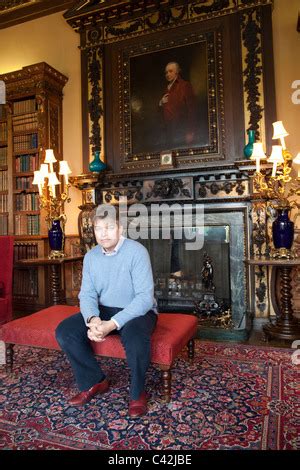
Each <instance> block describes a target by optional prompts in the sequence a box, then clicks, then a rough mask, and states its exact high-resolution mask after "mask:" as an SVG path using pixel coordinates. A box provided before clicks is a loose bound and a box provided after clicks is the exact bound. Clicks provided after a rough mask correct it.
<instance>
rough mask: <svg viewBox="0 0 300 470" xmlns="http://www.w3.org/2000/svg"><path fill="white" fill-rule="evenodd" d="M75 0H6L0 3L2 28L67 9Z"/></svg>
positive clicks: (0, 25)
mask: <svg viewBox="0 0 300 470" xmlns="http://www.w3.org/2000/svg"><path fill="white" fill-rule="evenodd" d="M74 3H76V2H74V0H4V1H2V2H1V3H0V29H4V28H9V27H10V26H14V25H17V24H20V23H24V22H25V21H30V20H34V19H36V18H40V17H42V16H46V15H51V14H52V13H56V12H58V11H63V10H67V9H68V8H71V7H72V6H73V5H74Z"/></svg>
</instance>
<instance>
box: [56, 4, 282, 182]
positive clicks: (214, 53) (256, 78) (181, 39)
mask: <svg viewBox="0 0 300 470" xmlns="http://www.w3.org/2000/svg"><path fill="white" fill-rule="evenodd" d="M271 9H272V1H271V0H252V1H250V0H223V1H220V0H218V1H216V0H213V1H212V0H208V1H203V0H201V1H187V0H177V1H176V0H172V1H170V0H165V1H159V2H158V1H156V0H140V1H135V2H132V1H128V0H127V1H125V0H123V1H114V0H108V1H102V2H95V1H79V2H77V3H75V5H74V7H73V8H71V9H70V10H68V11H67V12H66V13H65V14H64V17H65V18H66V20H67V21H68V23H69V24H70V25H71V26H72V28H74V29H75V30H76V31H77V32H78V33H79V34H80V38H81V41H80V49H81V57H82V103H83V163H84V171H87V170H88V163H89V161H90V160H91V158H92V154H93V153H94V152H95V151H96V150H100V151H101V154H102V156H103V157H104V159H105V160H106V162H107V164H108V166H109V167H110V169H112V170H113V171H114V172H124V173H127V172H128V171H130V172H135V171H136V172H138V171H147V170H148V171H153V170H156V169H157V171H159V154H158V153H157V152H153V151H152V152H147V149H145V151H143V152H135V151H134V148H133V145H132V139H133V135H132V129H131V115H130V106H131V105H132V103H131V97H130V96H129V95H130V86H129V83H130V79H131V75H130V73H131V71H130V63H131V60H132V59H133V58H134V57H137V56H139V55H142V54H146V53H147V54H151V53H152V54H153V53H154V52H155V51H160V50H164V49H170V50H171V49H172V48H174V47H177V46H178V47H179V46H182V45H183V44H190V43H192V42H194V43H195V42H197V41H198V42H201V41H202V42H205V43H206V44H207V45H208V47H207V55H208V71H207V73H208V82H209V83H208V100H209V143H208V145H206V146H204V147H201V146H200V147H198V148H197V147H196V148H194V147H191V148H189V147H188V146H187V147H186V148H184V149H177V151H175V163H176V166H177V167H179V168H185V169H189V168H199V167H203V166H209V165H211V164H213V166H214V162H218V164H219V163H223V164H224V165H227V164H228V162H234V161H235V160H237V159H238V160H239V159H242V158H243V157H242V149H243V146H244V144H245V131H246V130H247V129H249V128H251V129H254V130H255V131H256V137H257V138H259V139H262V140H263V141H265V142H266V143H267V146H269V145H270V142H271V122H272V121H273V120H274V118H275V99H274V96H275V94H274V72H273V50H272V27H271ZM149 57H153V55H152V56H151V55H150V56H149ZM160 79H161V80H163V77H160Z"/></svg>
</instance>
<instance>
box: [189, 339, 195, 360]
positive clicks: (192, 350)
mask: <svg viewBox="0 0 300 470" xmlns="http://www.w3.org/2000/svg"><path fill="white" fill-rule="evenodd" d="M194 355H195V341H194V339H190V340H189V342H188V356H189V359H194Z"/></svg>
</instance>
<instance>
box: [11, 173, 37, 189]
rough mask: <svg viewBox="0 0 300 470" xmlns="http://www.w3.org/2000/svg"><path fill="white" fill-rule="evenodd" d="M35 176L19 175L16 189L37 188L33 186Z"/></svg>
mask: <svg viewBox="0 0 300 470" xmlns="http://www.w3.org/2000/svg"><path fill="white" fill-rule="evenodd" d="M32 181H33V176H18V177H17V178H16V189H36V190H37V186H35V187H33V186H32Z"/></svg>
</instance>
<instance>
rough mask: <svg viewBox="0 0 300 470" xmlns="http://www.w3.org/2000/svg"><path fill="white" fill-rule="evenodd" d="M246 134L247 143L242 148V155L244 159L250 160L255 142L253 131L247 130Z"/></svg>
mask: <svg viewBox="0 0 300 470" xmlns="http://www.w3.org/2000/svg"><path fill="white" fill-rule="evenodd" d="M247 134H248V143H247V144H246V145H245V147H244V155H245V157H246V158H250V157H251V155H252V153H253V144H254V142H255V131H254V130H252V129H249V130H248V131H247Z"/></svg>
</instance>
